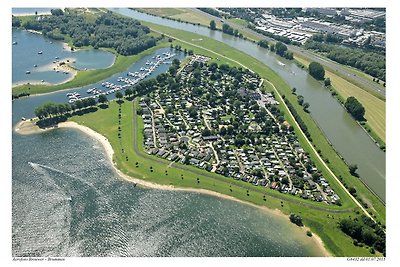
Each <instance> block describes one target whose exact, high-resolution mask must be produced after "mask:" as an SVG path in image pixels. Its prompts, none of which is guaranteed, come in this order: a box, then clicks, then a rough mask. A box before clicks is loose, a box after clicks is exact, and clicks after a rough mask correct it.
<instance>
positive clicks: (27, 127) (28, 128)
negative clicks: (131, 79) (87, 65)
mask: <svg viewBox="0 0 400 267" xmlns="http://www.w3.org/2000/svg"><path fill="white" fill-rule="evenodd" d="M56 128H73V129H77V130H80V131H82V132H83V133H85V134H87V135H89V136H91V137H92V138H94V139H96V140H98V141H99V142H100V143H101V144H102V146H103V148H104V150H105V152H106V155H107V157H108V159H109V160H110V161H111V162H112V166H113V168H114V169H115V171H116V172H117V174H118V175H119V176H120V177H121V178H122V179H124V180H126V181H129V182H134V183H136V184H138V185H140V186H143V187H147V188H153V189H159V190H175V191H185V192H194V193H200V194H207V195H211V196H215V197H220V198H224V199H229V200H232V201H236V202H239V203H242V204H245V205H250V206H252V207H255V208H257V209H261V210H262V211H264V212H266V213H269V214H272V215H274V216H279V217H282V218H284V219H286V220H288V216H287V215H286V214H284V213H282V212H281V211H280V210H278V209H269V208H267V207H262V206H258V205H255V204H252V203H249V202H245V201H243V200H240V199H237V198H234V197H232V196H227V195H224V194H221V193H217V192H214V191H210V190H206V189H198V188H179V187H174V186H171V185H160V184H156V183H152V182H148V181H143V180H141V179H137V178H135V177H131V176H128V175H126V174H124V173H122V172H121V171H120V170H118V169H117V168H116V167H115V164H114V162H113V155H114V150H113V148H112V146H111V144H110V142H109V141H108V139H107V138H106V137H104V136H103V135H101V134H99V133H98V132H96V131H94V130H92V129H90V128H88V127H86V126H83V125H80V124H78V123H75V122H72V121H67V122H62V123H59V124H58V126H57V127H50V128H47V129H40V128H39V127H37V126H36V125H35V124H34V122H33V121H30V120H27V121H21V122H20V123H18V124H17V125H16V127H15V131H16V132H18V133H19V134H33V133H41V132H44V131H48V130H52V129H56ZM301 230H302V231H303V232H304V236H306V233H307V231H308V230H310V229H309V228H308V227H302V228H301ZM310 238H311V239H312V241H313V243H314V244H315V246H316V247H318V249H319V250H320V251H321V252H322V253H323V255H322V256H324V257H329V256H332V255H331V254H330V253H329V252H328V251H327V250H326V248H325V247H324V244H323V242H322V240H321V238H320V237H318V236H317V235H316V234H314V233H313V235H312V237H310Z"/></svg>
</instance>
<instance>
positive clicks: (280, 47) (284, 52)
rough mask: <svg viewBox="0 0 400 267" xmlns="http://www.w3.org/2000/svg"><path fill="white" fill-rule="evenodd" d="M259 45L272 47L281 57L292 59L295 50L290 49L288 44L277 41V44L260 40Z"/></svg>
mask: <svg viewBox="0 0 400 267" xmlns="http://www.w3.org/2000/svg"><path fill="white" fill-rule="evenodd" d="M258 45H259V46H260V47H263V48H266V49H270V50H271V51H275V53H276V54H277V55H279V56H281V57H284V58H286V59H289V60H292V59H293V52H291V51H289V50H288V48H287V46H286V45H285V44H284V43H282V42H279V41H278V42H276V43H275V44H273V43H269V42H268V41H267V40H265V39H264V40H260V41H258Z"/></svg>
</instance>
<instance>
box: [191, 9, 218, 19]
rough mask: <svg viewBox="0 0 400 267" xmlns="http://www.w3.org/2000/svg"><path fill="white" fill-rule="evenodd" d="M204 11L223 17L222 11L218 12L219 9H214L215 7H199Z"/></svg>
mask: <svg viewBox="0 0 400 267" xmlns="http://www.w3.org/2000/svg"><path fill="white" fill-rule="evenodd" d="M197 9H199V10H201V11H203V12H206V13H208V14H210V15H213V16H216V17H221V15H220V13H219V12H218V10H216V9H214V8H197Z"/></svg>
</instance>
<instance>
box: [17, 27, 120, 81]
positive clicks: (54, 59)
mask: <svg viewBox="0 0 400 267" xmlns="http://www.w3.org/2000/svg"><path fill="white" fill-rule="evenodd" d="M12 42H16V43H17V44H16V45H13V46H12V50H13V53H12V60H13V68H12V83H13V84H22V83H27V82H31V83H40V82H41V81H42V80H43V81H44V82H46V83H51V84H56V83H62V82H65V81H66V80H68V79H70V78H71V77H72V73H68V74H66V73H64V72H63V71H62V69H60V68H58V67H57V65H58V63H59V62H61V61H64V62H66V61H67V60H69V62H70V63H71V65H72V66H73V67H75V68H77V69H85V68H86V69H104V68H108V67H110V66H111V65H112V64H113V63H114V60H115V56H114V55H113V54H112V53H110V52H106V51H102V50H94V49H90V50H89V49H85V50H78V51H72V52H71V51H70V50H69V49H64V44H63V43H62V42H58V41H54V40H51V39H49V38H45V37H43V36H42V35H40V34H35V33H31V32H28V31H21V30H16V29H13V31H12ZM39 53H40V54H39ZM57 70H58V72H57ZM27 71H29V72H30V74H27V73H26V72H27Z"/></svg>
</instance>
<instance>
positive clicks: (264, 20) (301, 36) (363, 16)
mask: <svg viewBox="0 0 400 267" xmlns="http://www.w3.org/2000/svg"><path fill="white" fill-rule="evenodd" d="M228 10H229V9H221V11H222V12H225V13H227V12H226V11H228ZM240 10H241V12H242V13H244V14H241V16H242V17H246V18H252V20H253V21H254V24H255V28H256V29H258V30H260V31H263V32H266V33H270V34H273V35H278V36H282V37H287V38H289V39H290V41H292V42H297V43H300V44H304V43H305V42H306V41H307V40H308V39H310V38H311V37H312V36H313V35H314V34H316V33H322V34H334V35H337V36H338V37H340V38H342V39H343V41H342V43H343V44H348V45H354V46H359V47H361V46H363V45H365V44H366V43H367V42H368V43H369V44H370V45H372V46H376V47H379V48H385V47H386V35H385V31H384V30H383V31H382V29H379V23H381V21H385V11H381V10H375V9H353V8H341V9H340V8H339V9H338V8H298V9H292V10H295V11H294V12H292V11H291V12H287V11H283V9H279V8H274V9H271V8H265V9H260V8H257V9H255V8H247V9H244V8H242V9H240ZM281 11H282V12H281ZM235 15H237V13H235ZM374 23H375V24H377V25H378V27H375V28H377V29H375V30H367V29H366V28H371V27H369V26H370V25H371V24H374Z"/></svg>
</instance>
